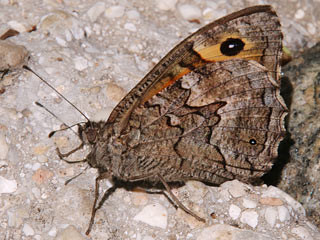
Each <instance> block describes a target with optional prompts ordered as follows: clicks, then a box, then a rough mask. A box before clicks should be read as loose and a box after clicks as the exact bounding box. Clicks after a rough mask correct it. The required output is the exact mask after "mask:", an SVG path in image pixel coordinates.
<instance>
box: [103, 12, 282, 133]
mask: <svg viewBox="0 0 320 240" xmlns="http://www.w3.org/2000/svg"><path fill="white" fill-rule="evenodd" d="M281 52H282V33H281V29H280V23H279V19H278V17H277V15H276V13H275V12H274V11H273V9H272V8H271V7H270V6H256V7H252V8H247V9H244V10H241V11H239V12H236V13H233V14H231V15H228V16H226V17H224V18H221V19H219V20H217V21H215V22H213V23H211V24H208V25H207V26H205V27H203V28H202V29H200V30H198V31H197V32H195V33H194V34H192V35H191V36H189V37H188V38H186V39H185V40H184V41H182V42H181V43H180V44H179V45H177V46H176V47H175V48H174V49H173V50H171V51H170V52H169V53H168V54H167V55H166V56H165V57H164V58H163V59H162V60H161V61H160V62H159V63H158V64H157V65H156V66H155V67H154V68H153V69H152V70H151V71H150V72H149V73H148V74H147V75H146V76H145V77H144V78H143V79H142V80H141V82H140V83H139V84H138V85H137V86H136V87H135V88H134V89H132V90H131V91H130V93H129V94H128V95H127V96H126V97H125V98H124V99H123V100H122V101H121V102H120V103H119V104H118V105H117V106H116V108H115V109H114V110H113V112H112V113H111V115H110V117H109V119H108V122H109V123H112V124H113V125H114V131H115V133H116V134H121V132H122V131H123V130H124V129H125V128H126V127H127V122H128V117H129V116H130V115H131V112H132V111H133V109H134V108H136V107H137V106H139V105H140V104H143V103H145V102H147V101H148V100H149V99H150V98H152V97H153V96H154V95H156V94H157V93H159V92H161V91H162V90H163V89H165V88H166V87H168V86H170V85H171V84H173V83H174V82H175V81H177V80H178V79H180V78H181V77H182V76H184V75H185V74H187V73H189V72H190V71H192V70H193V69H195V68H198V67H200V66H203V65H204V64H207V63H208V62H217V61H226V60H233V59H246V60H255V61H257V62H259V63H260V64H262V65H263V66H265V67H266V68H267V69H268V70H269V71H270V72H271V74H272V76H273V78H274V80H275V81H276V82H278V83H279V79H278V78H279V77H278V76H279V59H280V57H281Z"/></svg>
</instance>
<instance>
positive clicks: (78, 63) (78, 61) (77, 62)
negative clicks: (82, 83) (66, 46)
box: [73, 57, 88, 71]
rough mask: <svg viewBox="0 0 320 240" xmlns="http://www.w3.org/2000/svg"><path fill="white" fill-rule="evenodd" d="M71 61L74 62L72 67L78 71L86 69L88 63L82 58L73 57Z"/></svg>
mask: <svg viewBox="0 0 320 240" xmlns="http://www.w3.org/2000/svg"><path fill="white" fill-rule="evenodd" d="M73 61H74V67H75V69H77V70H78V71H83V70H85V69H86V68H87V67H88V61H87V59H85V58H84V57H75V58H74V59H73Z"/></svg>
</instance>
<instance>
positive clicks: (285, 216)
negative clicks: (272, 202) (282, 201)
mask: <svg viewBox="0 0 320 240" xmlns="http://www.w3.org/2000/svg"><path fill="white" fill-rule="evenodd" d="M278 217H279V220H280V222H284V221H286V220H290V213H289V211H288V209H287V208H286V207H285V206H278Z"/></svg>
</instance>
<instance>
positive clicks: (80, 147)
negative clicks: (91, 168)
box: [56, 142, 87, 163]
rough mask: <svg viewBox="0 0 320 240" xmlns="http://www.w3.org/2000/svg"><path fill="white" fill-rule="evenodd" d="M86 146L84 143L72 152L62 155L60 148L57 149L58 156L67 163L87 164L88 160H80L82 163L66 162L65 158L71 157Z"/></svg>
mask: <svg viewBox="0 0 320 240" xmlns="http://www.w3.org/2000/svg"><path fill="white" fill-rule="evenodd" d="M83 146H84V143H83V142H82V143H81V144H80V145H79V146H78V147H76V148H75V149H72V150H71V151H69V152H67V153H61V152H60V149H59V148H56V151H57V154H58V156H59V158H60V159H62V160H64V161H66V162H67V163H79V162H86V161H87V160H86V159H84V160H80V161H68V160H65V159H64V158H66V157H69V156H70V155H71V154H72V153H75V152H77V151H79V150H80V149H82V148H83Z"/></svg>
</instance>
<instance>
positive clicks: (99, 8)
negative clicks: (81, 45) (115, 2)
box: [87, 2, 106, 22]
mask: <svg viewBox="0 0 320 240" xmlns="http://www.w3.org/2000/svg"><path fill="white" fill-rule="evenodd" d="M105 9H106V4H105V3H104V2H97V3H95V4H94V5H93V6H92V7H91V8H90V9H89V10H88V12H87V15H88V17H89V19H90V21H91V22H95V21H96V20H97V19H98V17H99V16H100V15H101V14H102V13H103V12H104V10H105Z"/></svg>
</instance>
